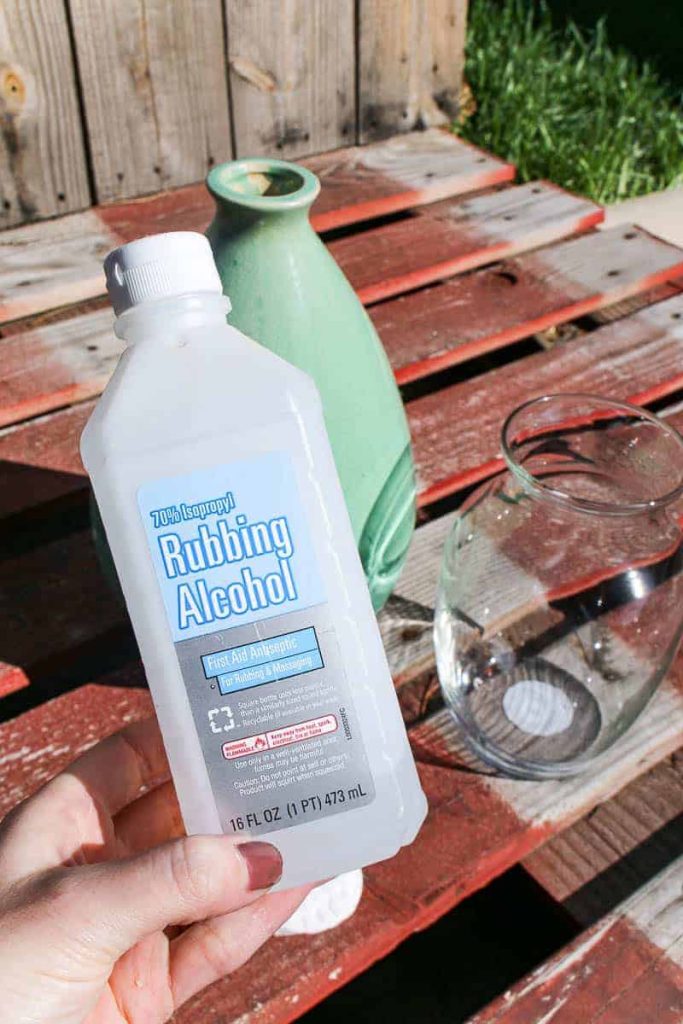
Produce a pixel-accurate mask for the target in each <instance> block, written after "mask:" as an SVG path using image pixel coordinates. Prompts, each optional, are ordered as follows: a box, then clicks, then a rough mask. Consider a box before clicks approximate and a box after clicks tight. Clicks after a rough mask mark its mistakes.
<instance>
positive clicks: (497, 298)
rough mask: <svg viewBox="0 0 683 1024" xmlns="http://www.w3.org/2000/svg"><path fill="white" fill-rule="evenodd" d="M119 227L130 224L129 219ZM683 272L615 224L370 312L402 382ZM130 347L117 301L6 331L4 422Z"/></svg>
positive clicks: (79, 392) (84, 381) (665, 252)
mask: <svg viewBox="0 0 683 1024" xmlns="http://www.w3.org/2000/svg"><path fill="white" fill-rule="evenodd" d="M133 205H134V204H133ZM117 230H118V231H119V232H120V233H121V232H124V231H125V230H126V228H125V227H124V226H123V223H122V222H120V224H119V226H118V228H117ZM86 258H87V254H86ZM617 265H618V267H617ZM615 269H618V270H619V273H618V275H617V274H615V273H614V270H615ZM679 273H683V251H682V250H680V249H677V248H676V247H674V246H669V245H666V243H664V242H660V241H659V240H658V239H655V238H653V237H652V236H651V235H647V234H646V233H645V232H643V231H640V230H639V229H637V228H631V229H629V230H628V231H627V232H625V233H624V231H623V229H622V228H615V229H613V231H605V232H600V233H599V234H592V235H588V236H585V237H582V238H578V239H575V240H572V241H570V242H566V243H564V244H562V245H559V246H555V247H553V248H551V249H543V250H540V251H538V252H532V253H528V254H525V255H523V256H521V257H519V258H517V259H516V260H509V261H506V262H505V263H503V264H501V265H499V266H496V267H495V268H492V269H491V270H485V271H481V272H480V273H476V274H469V275H467V276H465V277H460V278H454V279H452V280H450V281H448V282H446V283H444V284H442V285H437V286H435V287H432V288H427V289H424V290H421V291H418V292H412V293H409V294H408V295H405V296H401V297H398V298H396V299H394V300H392V301H389V302H385V303H381V304H380V305H378V306H376V307H374V308H372V309H371V311H370V313H371V316H372V319H373V321H374V323H375V326H376V327H377V329H378V331H379V334H380V337H381V339H382V341H383V343H384V346H385V348H386V350H387V354H388V355H389V359H390V362H391V364H392V366H393V368H394V372H395V373H396V378H397V381H398V382H399V383H401V384H403V383H406V382H409V381H412V380H416V379H418V378H420V377H422V376H424V375H426V374H428V373H430V372H433V371H435V370H438V369H441V368H443V367H445V366H450V365H453V364H456V363H461V362H463V361H464V360H466V359H469V358H473V357H475V356H478V355H481V354H482V353H484V352H488V351H491V350H493V349H496V348H499V347H502V346H504V345H507V344H510V343H511V342H513V341H515V340H518V339H519V338H523V337H527V336H529V335H530V334H532V333H533V332H534V331H535V330H539V329H541V327H544V326H548V324H550V323H558V322H562V321H565V320H568V319H570V318H572V317H575V316H578V315H581V314H583V313H586V312H587V311H588V310H590V309H594V308H596V307H597V306H599V305H601V304H606V303H609V302H611V301H612V300H613V299H614V297H615V296H618V295H623V294H626V293H632V292H634V291H636V290H637V289H641V288H642V289H647V288H650V287H652V284H653V283H656V282H657V281H660V280H663V279H665V278H666V277H668V276H670V275H673V274H679ZM122 349H123V345H122V343H121V342H120V340H119V339H118V338H116V336H115V335H114V333H113V331H112V315H111V313H110V311H109V310H108V309H106V310H101V311H98V312H93V313H88V314H85V315H80V316H75V317H74V318H73V319H71V320H65V319H61V320H59V321H58V322H56V323H54V324H49V325H47V326H45V327H40V328H38V329H37V330H34V331H31V330H28V331H25V332H22V333H19V332H17V333H16V334H13V335H11V336H10V337H8V338H6V339H5V340H4V341H2V342H1V343H0V356H1V357H2V378H1V379H0V426H5V425H9V424H11V423H16V422H20V421H21V420H22V419H27V418H29V417H31V416H36V415H40V414H42V413H45V412H49V411H50V410H52V409H56V408H59V407H61V406H64V405H67V404H69V403H71V402H76V401H82V400H83V399H86V398H90V397H92V396H94V395H97V394H99V393H100V391H101V390H102V388H103V387H104V385H105V384H106V382H107V380H108V378H109V375H110V374H111V371H112V370H113V368H114V366H115V364H116V360H117V358H118V356H119V355H120V353H121V351H122Z"/></svg>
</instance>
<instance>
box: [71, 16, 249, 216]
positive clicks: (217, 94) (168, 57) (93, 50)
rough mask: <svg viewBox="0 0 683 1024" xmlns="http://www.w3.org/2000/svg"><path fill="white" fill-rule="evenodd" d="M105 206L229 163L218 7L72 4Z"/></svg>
mask: <svg viewBox="0 0 683 1024" xmlns="http://www.w3.org/2000/svg"><path fill="white" fill-rule="evenodd" d="M69 3H70V6H71V16H72V23H73V31H74V39H75V43H76V51H77V55H78V64H79V71H80V76H81V81H82V83H83V101H84V105H85V115H86V121H87V127H88V136H89V141H90V152H91V157H92V164H93V169H94V176H95V188H96V192H97V199H98V200H99V201H100V202H103V201H107V200H111V199H116V198H120V197H122V196H131V195H141V194H143V193H145V192H155V191H157V190H158V189H161V188H168V187H171V186H173V185H183V184H185V183H187V182H190V181H197V180H198V179H200V178H203V177H204V175H205V174H206V171H207V170H208V168H209V167H211V166H213V164H214V163H217V162H220V161H221V160H227V159H228V158H229V157H230V153H231V145H230V117H229V112H228V97H227V80H226V71H225V57H224V41H223V17H222V12H221V3H220V0H203V2H202V3H194V4H190V3H182V2H175V3H166V2H165V0H117V2H116V3H111V2H109V0H69Z"/></svg>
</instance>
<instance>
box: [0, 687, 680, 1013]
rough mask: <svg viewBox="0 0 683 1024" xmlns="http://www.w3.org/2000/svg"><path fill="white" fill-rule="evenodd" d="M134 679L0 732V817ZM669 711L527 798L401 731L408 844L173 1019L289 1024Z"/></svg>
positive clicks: (664, 744) (511, 849)
mask: <svg viewBox="0 0 683 1024" xmlns="http://www.w3.org/2000/svg"><path fill="white" fill-rule="evenodd" d="M140 680H141V676H140V672H139V669H137V668H134V669H131V670H126V671H125V672H124V673H121V674H119V675H118V676H115V677H112V678H110V679H107V678H105V679H102V680H101V681H100V684H99V685H97V686H88V687H85V688H83V689H80V690H76V691H74V692H73V693H70V694H67V695H65V696H64V697H60V698H57V699H56V700H53V701H50V702H48V703H47V704H44V705H42V706H41V707H40V708H37V709H36V710H34V711H31V712H28V713H27V714H26V715H24V716H22V717H21V718H19V719H15V720H13V721H11V722H8V723H7V724H6V725H4V726H2V727H0V750H2V754H1V755H0V813H4V812H5V811H6V810H8V809H9V808H10V807H11V806H13V805H14V804H15V803H16V802H17V801H18V800H20V799H21V798H22V797H24V796H25V795H28V794H29V793H31V792H33V791H34V790H35V789H36V788H37V787H38V786H39V785H40V784H41V783H43V782H44V781H45V780H46V779H47V778H49V777H51V776H52V775H53V774H54V773H55V772H56V771H58V770H60V769H61V768H63V767H64V766H65V765H66V764H67V763H69V761H70V760H71V759H72V758H73V756H75V754H77V753H78V752H80V751H81V750H82V749H84V748H85V747H86V746H89V745H90V744H92V743H93V742H95V741H96V739H97V738H99V737H100V736H103V735H107V734H109V733H110V732H111V731H113V730H114V729H115V728H117V727H119V726H120V725H123V724H125V722H127V721H130V720H132V719H135V718H139V717H142V716H144V715H147V714H149V713H150V711H151V705H150V702H149V697H148V695H147V694H146V693H142V692H141V691H140V690H137V689H135V686H136V685H139V683H140ZM674 700H675V701H677V702H678V703H677V704H675V705H674V704H672V701H674ZM681 707H683V702H682V701H681V697H680V695H679V694H677V691H675V690H673V689H671V688H664V689H663V690H662V691H660V693H659V694H658V695H657V697H656V698H655V699H654V700H653V702H652V703H651V705H650V706H649V708H648V710H647V711H646V712H645V714H644V715H643V716H642V718H641V719H640V720H639V722H638V723H637V724H636V726H635V727H634V729H633V730H631V732H630V733H629V734H628V737H627V739H628V740H629V742H628V743H626V742H624V741H622V743H620V744H618V745H617V747H615V748H613V750H612V752H611V753H610V755H609V759H608V762H607V764H606V766H605V770H604V771H603V772H601V773H598V774H597V775H595V776H584V777H582V778H580V779H576V780H572V782H571V783H570V784H569V785H567V784H566V783H562V784H559V783H547V784H545V783H543V784H540V785H538V786H537V787H531V788H532V789H533V790H534V793H533V795H532V797H531V798H530V797H529V795H528V793H527V791H528V790H529V785H528V784H527V783H520V782H514V781H512V780H504V783H503V782H502V781H500V780H495V779H491V778H487V777H486V776H483V775H481V774H478V773H477V772H476V771H474V772H473V771H471V770H468V766H467V763H466V762H465V761H463V760H462V759H461V756H460V752H459V747H458V741H457V739H456V740H455V741H454V742H453V741H452V739H451V736H450V735H449V734H448V732H447V730H446V729H444V728H443V726H442V723H441V719H442V718H443V713H441V714H440V715H437V716H435V717H434V718H433V719H432V720H430V721H429V722H427V723H425V724H424V725H421V726H418V727H417V728H415V729H413V730H412V731H411V740H412V742H413V748H414V751H415V753H416V756H417V759H418V768H419V772H420V777H421V781H422V784H423V786H424V788H425V792H426V793H427V796H428V800H429V805H430V813H429V816H428V819H427V821H426V823H425V825H424V827H423V829H422V831H421V833H420V835H419V836H418V839H417V840H416V842H415V843H414V844H413V845H412V846H411V847H408V848H406V849H403V850H402V851H401V852H400V853H399V854H398V856H397V857H395V858H393V859H392V860H390V861H386V862H385V863H383V864H380V865H376V866H374V867H372V868H370V869H368V870H367V872H366V889H365V894H364V897H363V900H362V902H361V907H360V909H359V911H358V913H357V914H356V915H354V917H353V918H352V919H351V920H350V921H348V922H346V923H345V924H344V925H342V926H341V927H340V928H338V929H335V930H333V931H332V932H329V933H324V934H322V935H319V936H314V937H308V938H303V937H301V938H294V939H286V940H285V939H283V940H273V941H272V942H271V943H269V944H268V945H267V946H266V947H265V948H264V949H263V950H261V951H260V952H259V953H258V954H257V955H256V956H255V957H254V958H253V960H252V961H251V962H250V963H249V964H248V965H247V966H246V967H245V968H243V969H242V970H241V971H240V972H239V973H238V974H236V975H233V976H231V977H230V978H227V979H225V980H224V981H222V982H219V983H218V984H217V985H215V986H212V988H210V989H208V990H207V991H206V992H204V993H202V994H201V995H200V996H199V997H197V998H196V999H195V1000H193V1001H192V1003H190V1004H189V1005H188V1006H187V1007H186V1008H185V1009H183V1011H182V1012H181V1013H180V1014H179V1020H180V1021H182V1022H183V1024H191V1022H192V1024H194V1022H198V1021H201V1020H205V1019H206V1017H207V1015H208V1014H209V1013H210V1012H211V1013H214V1014H215V1013H216V1012H217V1011H219V1012H220V1013H221V1014H223V1015H224V1016H225V1017H226V1018H227V1019H228V1020H232V1019H240V1018H241V1017H242V1015H246V1014H249V1015H250V1016H249V1018H248V1019H251V1020H253V1021H259V1020H261V1021H264V1022H265V1021H267V1022H269V1024H275V1022H280V1021H282V1022H287V1021H291V1020H294V1019H295V1018H296V1017H297V1016H299V1015H300V1014H301V1013H303V1012H304V1011H305V1010H306V1009H308V1008H309V1007H310V1006H312V1005H313V1004H314V1003H316V1002H318V1001H319V1000H320V999H322V998H324V997H325V996H326V995H328V994H329V993H330V992H332V991H333V990H334V989H335V988H338V987H339V986H340V985H342V984H345V983H347V982H348V981H349V980H350V979H351V978H352V977H354V976H355V975H356V974H358V973H360V972H361V971H363V970H365V969H366V968H367V967H368V966H369V965H370V964H371V963H373V962H374V961H375V960H376V959H378V958H379V957H381V956H385V955H386V954H387V953H389V952H390V951H391V950H392V949H393V948H395V946H396V945H398V943H399V942H401V941H402V940H403V939H405V938H406V937H408V936H409V935H410V934H412V933H413V932H414V931H415V930H416V929H420V928H424V927H427V926H428V925H429V924H431V923H432V922H433V921H434V920H436V919H437V918H438V917H439V916H441V915H442V914H444V913H446V912H447V911H448V910H450V909H451V908H452V907H453V906H454V905H455V904H456V903H458V902H459V901H460V900H461V899H464V898H465V897H466V896H467V895H469V894H470V893H471V892H474V891H475V890H476V889H478V888H480V887H482V886H483V885H485V884H486V883H487V882H488V881H490V880H491V878H493V877H495V876H496V875H498V874H499V873H501V872H502V871H504V870H506V869H507V868H508V867H510V866H511V865H512V864H514V863H516V862H518V861H519V859H520V858H521V857H523V856H525V855H526V854H529V853H530V852H531V851H532V850H533V849H535V848H536V847H537V846H538V845H539V844H540V843H542V842H543V841H545V840H547V839H548V838H549V837H550V836H552V835H553V834H554V833H555V832H557V831H558V830H560V829H561V828H562V827H564V826H565V825H566V824H567V822H568V821H573V820H576V819H577V818H578V817H580V816H582V815H583V814H585V813H587V812H588V811H589V810H590V809H591V808H592V807H593V806H595V804H596V803H598V802H600V801H601V800H604V799H606V798H608V797H609V796H611V795H612V794H613V793H614V792H616V790H618V788H619V787H620V786H621V785H623V784H624V783H626V782H627V781H628V780H629V779H630V778H632V777H633V776H634V775H635V774H637V772H638V771H639V770H640V767H641V764H643V763H645V764H647V763H649V762H651V761H652V760H653V759H656V758H658V757H662V756H665V754H666V753H667V752H669V751H670V750H671V749H672V746H671V744H672V743H673V742H674V741H675V733H676V732H677V733H678V737H679V739H680V727H676V725H675V723H674V719H675V716H676V713H678V715H679V717H680V709H681ZM442 751H445V757H440V755H441V753H442ZM520 811H521V813H520ZM529 811H532V812H533V817H528V816H527V814H528V812H529ZM653 1019H654V1018H653ZM572 1024H573V1022H572ZM639 1024H642V1022H639Z"/></svg>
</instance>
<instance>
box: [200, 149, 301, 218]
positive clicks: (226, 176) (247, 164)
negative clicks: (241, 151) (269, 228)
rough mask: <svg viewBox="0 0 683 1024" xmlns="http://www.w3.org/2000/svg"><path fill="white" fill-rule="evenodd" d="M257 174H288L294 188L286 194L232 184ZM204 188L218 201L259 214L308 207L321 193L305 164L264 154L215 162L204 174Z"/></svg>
mask: <svg viewBox="0 0 683 1024" xmlns="http://www.w3.org/2000/svg"><path fill="white" fill-rule="evenodd" d="M259 174H260V175H268V174H270V175H278V174H279V175H282V176H284V175H289V176H290V178H291V179H292V181H295V182H296V187H295V188H292V189H291V190H290V191H288V192H286V193H280V194H274V195H265V194H263V193H258V192H249V191H243V190H240V189H239V188H236V187H235V183H236V182H237V181H239V180H240V179H244V178H248V177H249V176H250V175H259ZM297 179H298V180H297ZM206 187H207V188H208V190H209V192H210V193H211V195H212V196H213V197H214V199H216V200H217V201H219V202H220V201H221V200H227V201H228V202H230V203H233V204H234V205H236V206H242V207H245V208H246V209H250V210H256V211H259V212H261V213H284V212H287V211H289V210H297V209H308V207H309V206H311V204H312V203H313V202H314V201H315V199H316V198H317V197H318V195H319V193H320V181H319V179H318V177H317V176H316V175H315V174H314V173H313V172H312V171H309V170H308V168H307V167H303V166H302V165H301V164H296V163H292V162H290V161H289V160H276V159H275V158H274V157H267V156H254V157H239V158H238V159H237V160H228V161H226V162H225V163H222V164H218V165H217V166H216V167H213V168H212V169H211V170H210V171H209V173H208V174H207V176H206Z"/></svg>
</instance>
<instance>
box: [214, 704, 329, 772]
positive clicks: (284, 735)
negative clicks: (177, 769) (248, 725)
mask: <svg viewBox="0 0 683 1024" xmlns="http://www.w3.org/2000/svg"><path fill="white" fill-rule="evenodd" d="M338 728H339V723H338V722H337V719H336V717H335V715H322V716H321V717H320V718H311V719H309V721H307V722H296V723H295V724H294V725H285V726H282V727H281V728H279V729H272V730H271V731H270V732H265V733H259V734H258V735H256V736H245V737H244V738H243V739H241V740H233V741H232V742H231V743H224V744H223V748H222V749H223V757H224V758H225V759H226V760H227V761H233V760H234V759H235V758H237V757H246V756H247V755H248V754H260V753H263V751H265V750H274V749H276V748H278V747H286V746H289V744H290V743H302V742H303V741H305V740H312V739H316V738H317V737H318V736H325V735H326V734H327V733H330V732H336V731H337V729H338Z"/></svg>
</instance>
